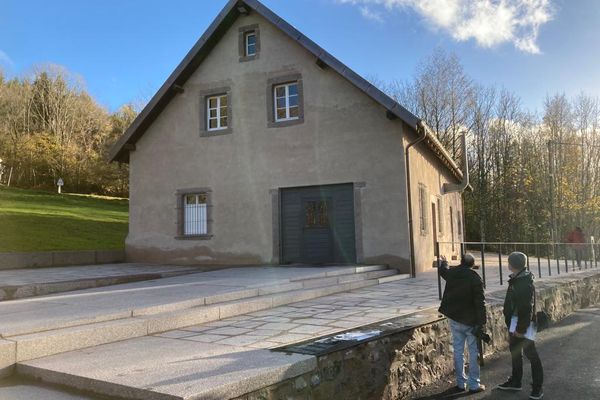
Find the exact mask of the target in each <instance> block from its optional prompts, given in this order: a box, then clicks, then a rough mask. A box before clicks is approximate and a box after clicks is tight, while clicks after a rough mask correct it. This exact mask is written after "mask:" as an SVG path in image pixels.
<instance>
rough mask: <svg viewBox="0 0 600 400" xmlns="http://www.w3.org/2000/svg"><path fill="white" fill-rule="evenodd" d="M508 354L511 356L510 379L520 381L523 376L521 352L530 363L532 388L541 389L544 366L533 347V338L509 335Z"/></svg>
mask: <svg viewBox="0 0 600 400" xmlns="http://www.w3.org/2000/svg"><path fill="white" fill-rule="evenodd" d="M509 348H510V354H511V356H512V380H513V381H514V382H517V383H521V379H522V378H523V353H525V357H527V359H528V360H529V362H530V363H531V376H532V378H533V389H541V387H542V384H543V383H544V368H543V367H542V361H541V360H540V356H539V355H538V352H537V350H536V349H535V342H534V341H533V340H529V339H525V338H518V337H515V336H512V335H511V336H510V341H509Z"/></svg>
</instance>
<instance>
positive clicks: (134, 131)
mask: <svg viewBox="0 0 600 400" xmlns="http://www.w3.org/2000/svg"><path fill="white" fill-rule="evenodd" d="M249 11H251V12H256V13H258V14H259V15H261V16H262V17H263V18H265V19H266V20H267V21H269V22H270V23H271V24H273V25H275V26H276V27H277V28H279V29H280V30H281V31H282V32H284V33H285V34H286V35H288V36H289V37H290V38H291V39H292V40H294V41H296V42H297V43H298V44H299V45H301V46H302V47H304V48H305V49H306V50H308V51H309V52H310V53H312V54H313V55H314V56H315V60H318V61H319V63H322V65H326V66H328V67H329V68H331V69H333V70H334V71H336V72H337V73H339V74H340V75H342V76H343V77H344V78H346V79H347V80H348V81H349V82H350V83H351V84H353V85H354V86H356V87H357V88H359V89H360V90H362V91H363V92H364V93H365V94H367V95H368V96H370V97H371V98H372V99H373V100H375V101H376V102H377V103H379V104H381V105H382V106H383V107H384V108H385V109H386V110H387V112H388V114H389V116H391V117H396V118H399V119H401V120H402V121H403V122H404V123H406V124H407V125H408V126H410V127H411V128H412V129H414V130H415V131H416V130H418V129H419V128H418V126H419V124H420V123H421V120H420V119H419V118H418V117H416V116H415V115H414V114H412V113H411V112H410V111H408V110H407V109H406V108H404V107H402V106H401V105H400V104H399V103H398V102H396V101H395V100H393V99H392V98H391V97H390V96H388V95H386V94H385V93H383V92H382V91H381V90H379V89H378V88H376V87H375V86H373V85H372V84H371V83H369V82H368V81H367V80H366V79H364V78H363V77H361V76H360V75H358V74H357V73H355V72H354V71H352V70H351V69H350V68H349V67H347V66H346V65H344V64H343V63H342V62H340V61H339V60H338V59H337V58H335V57H334V56H332V55H331V54H329V53H328V52H327V51H325V50H324V49H323V48H321V47H320V46H319V45H317V44H316V43H315V42H313V41H312V40H310V39H309V38H307V37H306V36H304V35H303V34H302V33H301V32H300V31H298V30H297V29H296V28H294V27H293V26H292V25H290V24H289V23H287V22H286V21H285V20H284V19H282V18H281V17H279V16H278V15H277V14H275V13H274V12H273V11H271V10H270V9H268V8H267V7H266V6H265V5H264V4H262V3H261V2H260V1H258V0H230V1H229V2H228V3H227V4H226V5H225V7H224V8H223V10H221V12H220V13H219V14H218V15H217V17H216V18H215V20H214V21H213V22H212V23H211V24H210V26H209V27H208V29H207V30H206V32H204V34H203V35H202V37H200V39H199V40H198V41H197V42H196V44H194V46H193V47H192V49H191V50H190V51H189V52H188V54H187V55H186V56H185V58H184V59H183V60H182V61H181V63H179V65H178V66H177V68H175V70H174V71H173V72H172V73H171V75H170V76H169V78H168V79H167V80H166V81H165V83H164V84H163V85H162V86H161V88H160V89H159V90H158V92H156V94H155V95H154V96H153V97H152V99H151V100H150V102H149V103H148V104H147V105H146V107H145V108H144V109H143V110H142V112H141V113H140V114H139V115H138V116H137V118H136V119H135V120H134V121H133V123H132V124H131V125H130V126H129V128H128V129H127V131H126V132H125V133H124V134H123V136H122V137H121V138H119V140H118V141H117V143H115V145H114V146H113V148H112V149H111V153H110V159H111V161H119V162H128V161H129V151H130V150H131V149H132V148H135V147H134V146H135V143H136V142H137V141H138V140H139V138H140V137H141V136H142V135H143V134H144V132H145V131H146V129H147V128H148V127H149V126H150V124H152V122H153V121H154V120H155V119H156V117H157V116H158V115H159V114H160V113H161V111H162V110H163V109H164V108H165V107H166V106H167V104H168V103H169V101H170V100H171V99H172V98H173V97H174V96H175V95H176V94H177V93H178V91H179V90H180V88H181V87H182V86H183V85H184V84H185V82H186V81H187V80H188V79H189V77H190V76H191V75H192V74H193V73H194V71H195V70H196V69H197V68H198V66H199V65H200V64H201V63H202V61H203V60H204V59H205V58H206V56H207V55H208V54H209V53H210V51H211V50H212V49H213V48H214V47H215V46H216V45H217V43H218V42H219V40H220V39H221V38H222V37H223V35H224V34H225V32H227V30H228V29H229V28H230V27H231V25H232V24H233V23H234V22H235V20H236V19H237V18H238V17H239V16H240V15H243V14H246V13H247V12H249ZM428 144H429V147H430V148H431V149H432V150H433V151H434V152H435V153H436V154H437V155H438V157H440V159H441V161H442V162H443V163H444V164H445V165H446V166H447V167H448V168H449V169H450V170H451V171H452V172H453V173H454V175H455V176H457V177H460V176H462V173H461V171H460V169H459V168H458V167H457V166H456V163H455V162H454V161H453V160H452V159H451V158H450V157H449V156H448V153H447V152H446V151H445V149H444V148H443V147H442V146H441V144H440V143H439V142H438V141H437V140H434V141H431V140H430V141H428Z"/></svg>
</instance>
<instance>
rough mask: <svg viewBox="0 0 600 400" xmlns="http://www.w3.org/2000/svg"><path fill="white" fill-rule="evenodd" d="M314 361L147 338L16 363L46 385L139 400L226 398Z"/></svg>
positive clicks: (304, 368)
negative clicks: (55, 384)
mask: <svg viewBox="0 0 600 400" xmlns="http://www.w3.org/2000/svg"><path fill="white" fill-rule="evenodd" d="M315 367H316V358H315V357H313V356H306V355H300V354H290V355H286V354H282V353H275V352H271V351H268V350H257V349H254V350H248V349H245V348H240V347H236V346H227V345H215V344H207V343H201V342H193V341H182V340H177V339H170V338H159V337H145V338H139V339H132V340H126V341H123V342H119V343H113V344H109V345H104V346H98V347H95V348H93V349H88V350H78V351H75V352H71V353H67V354H63V355H58V356H54V357H51V358H47V359H40V360H36V361H30V362H28V363H23V364H20V365H18V367H17V369H18V371H19V373H21V374H25V375H27V376H29V377H33V378H39V379H43V380H44V381H45V382H52V383H58V384H61V385H68V386H69V387H71V388H75V389H81V390H86V391H91V392H94V393H99V394H102V395H108V396H119V397H122V398H126V399H140V400H167V399H168V400H171V399H172V400H175V399H177V400H195V399H215V400H216V399H228V398H233V397H238V396H241V395H243V394H245V393H248V392H251V391H254V390H258V389H260V388H262V387H264V386H268V385H272V384H274V383H277V382H279V381H281V380H284V379H289V378H293V377H296V376H298V375H301V374H303V373H306V372H308V371H311V370H313V369H314V368H315Z"/></svg>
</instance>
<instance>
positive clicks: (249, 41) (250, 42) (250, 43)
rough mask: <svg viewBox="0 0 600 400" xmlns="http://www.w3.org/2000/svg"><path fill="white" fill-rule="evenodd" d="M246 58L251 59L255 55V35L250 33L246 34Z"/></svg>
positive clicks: (252, 32)
mask: <svg viewBox="0 0 600 400" xmlns="http://www.w3.org/2000/svg"><path fill="white" fill-rule="evenodd" d="M245 36H246V39H245V42H246V43H245V44H246V54H245V55H246V57H252V56H255V55H256V33H254V31H250V32H247V33H246V35H245Z"/></svg>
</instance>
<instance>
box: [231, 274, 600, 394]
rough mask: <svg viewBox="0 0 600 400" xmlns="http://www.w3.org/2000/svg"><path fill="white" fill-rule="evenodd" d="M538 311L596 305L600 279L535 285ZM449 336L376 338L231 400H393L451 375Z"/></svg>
mask: <svg viewBox="0 0 600 400" xmlns="http://www.w3.org/2000/svg"><path fill="white" fill-rule="evenodd" d="M536 286H537V292H538V294H537V296H538V307H543V309H544V310H545V311H546V312H547V313H548V315H549V316H550V318H551V319H552V321H558V320H560V319H561V318H563V317H565V316H567V315H569V314H570V313H572V312H573V311H575V310H577V309H580V308H583V307H587V306H588V305H591V304H598V303H600V274H599V273H598V272H597V271H596V272H586V273H580V274H574V275H571V276H568V277H559V278H553V279H551V280H545V281H539V282H537V283H536ZM503 297H504V292H496V293H493V294H491V295H489V296H488V322H487V330H488V333H489V334H490V336H492V340H493V342H492V344H491V345H490V346H486V350H485V353H486V354H487V355H490V354H492V353H494V352H497V351H500V350H504V349H505V348H506V347H507V340H508V333H507V329H506V326H505V323H504V317H503V315H502V303H503ZM450 339H451V334H450V328H449V325H448V322H447V320H446V319H442V320H440V321H436V322H434V323H431V324H427V325H425V326H421V327H418V328H414V329H410V330H406V331H404V332H399V333H396V334H393V335H390V336H385V337H380V338H376V339H374V340H372V341H369V342H366V343H361V344H358V345H357V346H355V347H353V348H351V349H346V350H341V351H338V352H334V353H330V354H327V355H324V356H319V357H317V367H316V368H315V369H314V370H313V371H311V372H309V373H306V374H303V375H301V376H298V377H296V378H294V379H289V380H286V381H282V382H280V383H278V384H276V385H273V386H269V387H266V388H264V389H262V390H259V391H256V392H253V393H249V394H246V395H244V396H242V397H239V398H237V399H236V400H279V399H285V400H308V399H311V400H321V399H323V400H331V399H352V400H397V399H405V398H409V397H410V395H411V394H412V393H413V392H414V391H415V390H416V389H419V388H422V387H424V386H427V385H430V384H432V383H435V382H437V381H439V380H440V379H441V378H443V377H445V376H447V375H448V374H449V373H451V372H452V368H453V366H452V364H453V363H452V349H451V345H450V343H451V340H450Z"/></svg>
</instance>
